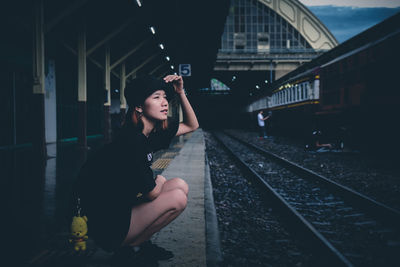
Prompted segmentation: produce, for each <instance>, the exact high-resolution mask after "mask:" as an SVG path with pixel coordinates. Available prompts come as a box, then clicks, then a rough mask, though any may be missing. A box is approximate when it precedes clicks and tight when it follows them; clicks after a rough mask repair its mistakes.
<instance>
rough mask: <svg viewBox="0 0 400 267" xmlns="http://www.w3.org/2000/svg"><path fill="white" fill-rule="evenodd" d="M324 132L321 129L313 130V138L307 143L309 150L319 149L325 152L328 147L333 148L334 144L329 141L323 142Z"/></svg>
mask: <svg viewBox="0 0 400 267" xmlns="http://www.w3.org/2000/svg"><path fill="white" fill-rule="evenodd" d="M321 139H322V132H321V131H319V130H315V131H313V132H312V138H311V141H310V143H309V144H307V145H306V149H307V150H317V151H320V152H323V151H325V150H326V148H328V149H332V147H333V146H332V144H329V143H321Z"/></svg>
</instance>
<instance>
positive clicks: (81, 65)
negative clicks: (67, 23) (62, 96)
mask: <svg viewBox="0 0 400 267" xmlns="http://www.w3.org/2000/svg"><path fill="white" fill-rule="evenodd" d="M86 75H87V74H86V26H85V22H84V20H83V19H82V25H81V28H80V30H79V33H78V116H79V129H78V131H79V133H78V146H79V148H80V149H82V151H86V150H87V137H86V133H87V106H86V105H87V104H86V101H87V96H86V95H87V83H86Z"/></svg>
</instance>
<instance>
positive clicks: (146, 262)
mask: <svg viewBox="0 0 400 267" xmlns="http://www.w3.org/2000/svg"><path fill="white" fill-rule="evenodd" d="M111 265H112V266H115V267H125V266H126V267H127V266H143V267H156V266H158V262H157V259H155V258H153V257H149V255H147V254H146V253H143V251H142V249H140V250H139V251H134V249H133V247H129V246H124V247H121V248H120V249H118V250H117V251H115V252H114V255H113V256H112V258H111Z"/></svg>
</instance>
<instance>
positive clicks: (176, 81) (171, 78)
mask: <svg viewBox="0 0 400 267" xmlns="http://www.w3.org/2000/svg"><path fill="white" fill-rule="evenodd" d="M164 81H165V82H166V83H169V82H172V85H173V86H174V89H175V92H176V93H177V94H181V93H184V92H185V90H184V89H183V79H182V76H178V75H167V76H165V77H164Z"/></svg>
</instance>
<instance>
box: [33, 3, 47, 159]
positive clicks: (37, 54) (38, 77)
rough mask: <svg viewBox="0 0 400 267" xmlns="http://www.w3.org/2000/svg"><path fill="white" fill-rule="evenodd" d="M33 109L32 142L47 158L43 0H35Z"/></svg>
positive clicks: (42, 155)
mask: <svg viewBox="0 0 400 267" xmlns="http://www.w3.org/2000/svg"><path fill="white" fill-rule="evenodd" d="M33 27H34V28H33V60H32V61H33V66H32V67H33V68H32V70H33V99H32V101H33V107H34V108H33V109H32V116H33V118H32V120H31V121H32V128H31V129H32V131H33V136H32V143H33V145H34V148H35V150H36V151H37V152H38V153H39V156H40V157H41V158H45V157H46V155H47V152H46V135H45V121H44V16H43V0H37V1H35V5H34V23H33Z"/></svg>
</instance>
